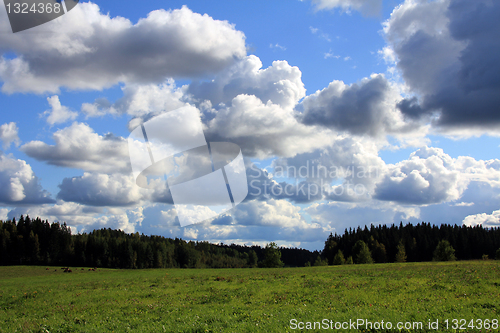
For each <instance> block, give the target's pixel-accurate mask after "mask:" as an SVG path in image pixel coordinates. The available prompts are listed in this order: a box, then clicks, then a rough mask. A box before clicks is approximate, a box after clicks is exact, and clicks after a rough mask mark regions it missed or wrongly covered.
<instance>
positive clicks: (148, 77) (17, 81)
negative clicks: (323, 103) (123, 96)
mask: <svg viewBox="0 0 500 333" xmlns="http://www.w3.org/2000/svg"><path fill="white" fill-rule="evenodd" d="M0 15H1V16H2V17H0V22H1V23H0V31H9V30H10V27H9V26H8V24H9V20H8V19H7V17H6V12H5V11H1V12H0ZM35 29H38V28H35ZM40 29H42V28H40ZM43 29H44V32H45V33H44V38H39V37H40V36H39V35H38V34H33V33H30V31H27V32H20V33H16V34H10V33H9V34H7V33H5V34H0V45H2V48H1V51H12V52H15V53H16V54H18V55H19V56H17V57H15V58H13V59H8V58H5V57H2V58H0V79H1V80H2V81H3V82H4V84H3V86H2V91H3V92H5V93H14V92H34V93H39V94H40V93H44V92H52V93H54V92H58V91H59V88H60V87H67V88H70V89H96V90H100V89H103V88H106V87H110V86H113V85H115V84H117V83H119V82H126V83H134V82H137V83H151V82H162V81H164V80H165V79H166V78H167V77H182V78H185V77H189V78H192V77H200V76H204V75H207V74H210V73H216V72H218V71H220V70H222V69H223V68H225V67H227V66H229V65H231V64H232V63H233V62H234V61H235V59H239V58H242V57H244V56H245V55H246V49H245V36H244V34H243V33H242V32H240V31H237V30H235V29H234V26H233V25H231V24H230V23H228V22H227V21H218V20H214V19H213V18H212V17H210V16H208V15H206V14H205V15H200V14H198V13H193V12H192V11H191V10H190V9H189V8H187V7H185V6H184V7H182V8H181V9H176V10H168V11H166V10H163V9H161V10H155V11H152V12H151V13H149V14H148V16H147V17H146V18H142V19H140V20H139V21H138V22H137V23H136V24H132V22H130V21H129V20H128V19H125V18H123V17H114V18H112V17H110V16H109V15H106V14H103V13H101V12H100V9H99V6H98V5H96V4H93V3H80V4H79V5H78V6H76V7H75V8H74V9H73V10H71V11H70V12H69V13H68V14H66V15H63V16H62V17H60V18H59V19H57V20H53V21H51V22H49V23H46V24H44V25H43Z"/></svg>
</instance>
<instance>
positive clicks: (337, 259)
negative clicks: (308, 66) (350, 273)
mask: <svg viewBox="0 0 500 333" xmlns="http://www.w3.org/2000/svg"><path fill="white" fill-rule="evenodd" d="M344 263H345V258H344V254H343V253H342V250H338V251H337V254H336V255H335V257H334V258H333V264H334V265H343V264H344Z"/></svg>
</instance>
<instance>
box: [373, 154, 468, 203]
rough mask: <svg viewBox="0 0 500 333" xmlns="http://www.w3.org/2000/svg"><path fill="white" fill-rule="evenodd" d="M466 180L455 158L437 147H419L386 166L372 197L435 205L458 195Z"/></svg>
mask: <svg viewBox="0 0 500 333" xmlns="http://www.w3.org/2000/svg"><path fill="white" fill-rule="evenodd" d="M467 184H468V180H467V179H466V177H465V176H464V175H463V174H462V172H461V170H460V169H459V168H457V165H456V160H454V159H452V158H451V157H450V156H449V155H447V154H445V153H444V152H443V150H442V149H439V148H427V147H424V148H421V149H419V150H417V151H416V152H414V153H412V154H411V155H410V159H409V160H406V161H402V162H399V163H396V164H395V165H393V166H390V167H389V172H388V174H387V175H386V176H385V177H384V178H383V180H382V181H381V182H380V183H379V184H377V187H376V189H375V195H374V198H376V199H378V200H386V201H394V202H399V203H404V204H418V205H426V204H436V203H441V202H446V201H453V200H457V199H459V198H460V196H461V195H462V193H463V192H464V190H465V189H466V188H467Z"/></svg>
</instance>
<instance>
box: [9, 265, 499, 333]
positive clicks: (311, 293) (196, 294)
mask: <svg viewBox="0 0 500 333" xmlns="http://www.w3.org/2000/svg"><path fill="white" fill-rule="evenodd" d="M71 270H72V273H64V272H63V271H62V270H61V267H57V268H56V267H49V269H48V270H47V269H46V267H45V266H44V267H40V266H10V267H0V332H2V333H3V332H5V333H7V332H8V333H11V332H51V333H55V332H300V331H310V332H317V331H335V332H346V331H353V332H370V331H371V332H385V331H386V332H417V331H426V332H445V331H448V332H498V331H500V329H499V328H498V320H499V319H500V262H499V261H492V260H486V261H466V262H446V263H436V262H432V263H404V264H373V265H344V266H321V267H304V268H282V269H258V268H253V269H150V270H114V269H97V270H96V271H89V269H88V268H84V269H82V268H77V267H71ZM360 320H363V321H364V322H365V323H366V324H365V325H364V326H362V325H361V326H357V327H355V328H353V326H352V323H353V322H356V321H360ZM436 320H438V322H436ZM446 320H448V322H447V323H446ZM454 320H456V321H454ZM349 321H351V322H350V323H351V326H350V327H346V324H349ZM382 321H383V327H382V326H381V325H382V324H381V323H382ZM315 322H316V324H314V323H315ZM367 322H370V323H371V324H372V326H371V327H370V326H369V325H368V324H367ZM419 322H420V323H422V327H419V326H418V324H414V323H419ZM327 323H328V328H326V325H327ZM376 323H378V326H377V324H376ZM388 323H391V325H392V327H391V328H388V327H387V326H388ZM397 323H401V324H402V325H403V326H402V327H401V329H398V328H397V327H396V325H397ZM408 323H410V324H408ZM411 323H413V324H411ZM429 323H432V324H433V325H435V324H438V325H439V326H438V329H437V330H436V329H435V328H436V326H433V327H432V328H429ZM319 324H321V327H320V326H318V325H319ZM405 324H406V325H407V326H406V328H405V327H404V325H405ZM446 324H447V325H448V329H447V328H446ZM314 325H316V327H314ZM335 325H337V328H339V329H335ZM342 325H344V328H342ZM408 325H413V326H412V327H409V326H408ZM300 328H303V329H300ZM307 328H310V330H307Z"/></svg>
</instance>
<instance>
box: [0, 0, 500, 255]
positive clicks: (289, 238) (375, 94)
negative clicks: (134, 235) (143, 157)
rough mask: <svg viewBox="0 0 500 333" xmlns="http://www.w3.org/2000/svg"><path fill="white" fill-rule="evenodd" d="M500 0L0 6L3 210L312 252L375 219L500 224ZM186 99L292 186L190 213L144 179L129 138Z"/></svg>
mask: <svg viewBox="0 0 500 333" xmlns="http://www.w3.org/2000/svg"><path fill="white" fill-rule="evenodd" d="M499 11H500V6H499V4H498V3H496V2H494V1H489V0H481V1H475V2H470V1H469V2H468V1H465V0H435V1H417V0H405V1H403V0H401V1H396V0H375V1H374V0H312V1H306V0H304V1H233V2H226V1H210V2H208V1H168V2H166V1H141V2H140V3H139V2H123V1H112V0H108V1H104V2H96V3H90V2H80V4H79V5H78V6H76V7H75V8H74V9H73V10H71V11H70V12H68V13H67V14H65V15H63V16H62V17H60V18H58V19H56V20H54V21H51V22H48V23H46V24H44V25H41V26H38V27H35V28H32V29H29V30H26V31H23V32H18V33H15V34H14V33H12V30H11V28H10V25H9V21H8V18H7V15H6V11H5V8H4V7H1V8H0V53H1V54H2V57H1V58H0V86H1V92H0V112H1V113H0V115H1V116H0V126H1V127H0V139H1V141H2V142H1V143H2V145H1V152H0V158H1V159H0V184H1V186H0V219H7V218H12V217H14V216H19V215H21V214H29V215H30V216H41V217H43V218H47V219H49V220H50V221H66V222H67V223H68V224H69V225H70V226H71V227H72V230H73V231H74V232H83V231H90V230H92V229H94V228H101V227H111V228H120V229H122V230H125V231H127V232H135V231H139V232H143V233H146V234H161V235H164V236H167V237H182V238H185V239H195V240H209V241H213V242H224V243H231V242H234V243H240V244H265V243H267V242H270V241H275V242H277V243H278V244H280V245H284V246H298V247H305V248H308V249H321V248H322V246H323V244H324V241H325V239H326V237H327V236H328V234H329V233H330V232H339V233H342V232H343V230H344V229H345V228H349V227H357V226H358V225H361V226H364V225H369V224H372V223H373V224H391V223H399V221H403V222H413V223H418V222H421V221H426V222H431V223H435V224H440V223H453V224H459V225H461V224H463V223H465V224H467V225H477V224H483V225H484V226H498V225H500V159H499V152H500V138H499V136H500V112H499V111H500V109H499V106H498V105H500V93H499V92H500V80H499V77H500V65H499V64H498V62H497V59H498V56H499V53H500V42H498V38H496V36H497V35H495V31H498V30H499V29H500V25H499V23H498V22H497V21H498V20H496V16H495V14H497V13H499ZM186 106H191V107H195V108H196V109H197V110H198V111H197V112H199V117H200V121H201V122H202V123H203V128H204V134H205V137H206V139H207V140H208V141H227V142H233V143H236V144H238V145H239V147H240V148H241V150H242V153H243V156H244V157H245V163H246V168H247V178H248V180H249V182H250V181H251V180H255V182H254V183H253V184H254V187H259V188H261V189H263V190H264V189H265V188H267V189H269V190H270V189H275V190H276V191H275V193H277V192H279V191H278V189H279V188H281V189H283V188H285V187H286V186H288V188H289V189H293V190H292V192H293V194H290V195H283V194H281V195H276V194H273V193H267V194H266V193H265V192H264V191H262V193H260V194H258V195H257V194H255V193H254V194H252V193H251V194H250V195H249V196H248V197H247V198H246V200H245V201H244V202H243V203H241V204H239V205H237V206H236V208H234V209H232V210H230V211H228V212H226V213H224V214H222V215H220V216H218V217H216V218H215V219H212V220H209V221H205V222H204V223H201V224H194V225H189V226H186V227H181V226H180V225H179V222H178V220H177V219H176V215H177V212H176V210H175V207H174V206H173V205H172V204H168V203H165V202H164V201H162V200H161V199H160V198H162V196H161V195H158V193H157V191H156V190H158V189H156V190H155V191H156V192H154V193H153V192H152V191H151V190H149V191H148V190H147V189H142V188H139V187H138V186H137V185H136V183H135V179H133V176H132V169H131V166H130V159H129V156H128V150H127V141H126V139H127V137H128V135H129V134H130V131H131V130H133V129H134V128H135V127H136V126H137V125H138V124H140V123H142V122H145V121H147V120H148V119H151V118H152V117H154V116H157V115H160V114H162V113H165V112H170V111H175V110H176V109H178V108H181V107H186ZM252 163H253V165H252ZM319 165H321V166H323V167H325V168H327V169H328V170H329V171H331V173H329V174H328V175H323V176H318V175H315V174H314V168H315V167H317V166H319ZM286 167H288V170H299V169H300V168H301V167H302V170H307V172H305V176H294V175H291V174H288V175H285V176H283V175H279V174H277V173H278V171H279V170H280V168H282V169H283V168H285V169H286ZM263 169H265V170H266V171H267V173H266V172H264V171H263ZM256 170H260V171H258V172H257V171H256ZM349 170H351V171H354V170H355V171H356V172H355V173H354V174H349V173H348V171H349ZM367 170H369V171H370V172H368V173H366V172H364V171H367ZM333 171H335V172H333ZM346 171H347V173H346ZM359 171H363V172H364V173H363V172H359ZM252 172H253V173H252ZM267 186H269V187H267ZM301 186H303V187H302V188H307V190H306V191H305V193H302V192H301V191H299V189H300V188H301ZM304 186H305V187H304ZM254 189H255V188H254ZM315 189H321V190H320V191H319V192H320V193H319V194H318V193H316V192H317V191H315ZM349 189H357V190H356V191H354V192H352V191H350V190H349ZM250 192H251V191H250Z"/></svg>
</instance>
